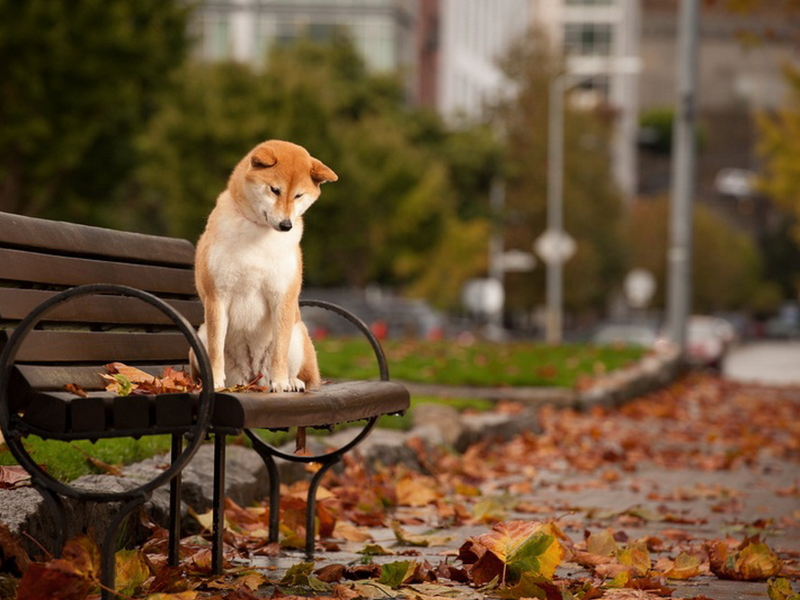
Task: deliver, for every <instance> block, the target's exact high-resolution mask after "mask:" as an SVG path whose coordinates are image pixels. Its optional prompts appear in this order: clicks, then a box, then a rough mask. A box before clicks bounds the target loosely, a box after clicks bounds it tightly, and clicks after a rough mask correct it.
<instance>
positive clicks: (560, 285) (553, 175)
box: [534, 57, 641, 344]
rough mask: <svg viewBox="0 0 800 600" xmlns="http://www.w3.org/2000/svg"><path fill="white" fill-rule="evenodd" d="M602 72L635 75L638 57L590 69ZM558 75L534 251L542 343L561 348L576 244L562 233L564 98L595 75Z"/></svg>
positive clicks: (552, 84) (553, 87)
mask: <svg viewBox="0 0 800 600" xmlns="http://www.w3.org/2000/svg"><path fill="white" fill-rule="evenodd" d="M590 67H591V68H594V69H598V70H599V69H601V67H602V69H603V71H604V72H608V73H610V72H623V73H636V72H638V71H639V70H640V68H641V64H640V61H639V59H638V58H637V57H616V58H612V59H608V58H600V57H598V61H597V63H596V64H593V65H590ZM591 68H590V70H589V71H585V72H583V71H582V72H580V73H561V74H559V75H556V76H555V77H553V79H552V80H551V82H550V89H549V96H548V98H549V102H548V107H547V113H548V114H547V121H548V125H547V230H546V231H545V232H544V233H543V234H542V235H541V236H540V237H539V238H538V239H537V240H536V242H535V245H534V247H535V249H536V251H537V253H538V254H539V256H540V257H541V258H542V260H544V261H545V263H546V264H547V278H546V284H545V286H546V291H545V294H546V300H547V310H546V317H545V340H546V341H547V343H549V344H560V343H561V341H562V339H563V331H564V263H565V262H566V261H567V260H569V258H570V257H571V256H572V255H573V254H574V252H575V245H576V244H575V240H573V239H572V238H571V237H570V236H569V235H568V234H567V233H566V232H565V231H564V94H565V93H566V92H567V91H568V90H570V89H571V88H573V87H576V86H578V85H580V84H581V83H582V82H583V81H586V80H587V79H590V78H591V77H593V76H594V75H596V74H597V72H596V71H595V72H591Z"/></svg>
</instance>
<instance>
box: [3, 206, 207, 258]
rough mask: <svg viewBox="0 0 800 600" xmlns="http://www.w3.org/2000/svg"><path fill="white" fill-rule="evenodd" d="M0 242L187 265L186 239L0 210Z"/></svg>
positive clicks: (189, 248) (191, 254)
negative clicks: (50, 219)
mask: <svg viewBox="0 0 800 600" xmlns="http://www.w3.org/2000/svg"><path fill="white" fill-rule="evenodd" d="M0 244H3V245H14V246H21V247H26V248H47V249H48V250H52V251H55V252H66V253H70V254H81V255H87V256H105V257H113V258H123V259H134V260H136V261H140V262H150V263H156V264H170V265H183V266H191V265H192V264H193V261H194V246H193V245H192V244H191V243H190V242H188V241H187V240H181V239H176V238H168V237H162V236H155V235H144V234H141V233H131V232H128V231H115V230H113V229H104V228H101V227H90V226H88V225H77V224H75V223H65V222H61V221H49V220H45V219H35V218H32V217H25V216H22V215H14V214H11V213H0Z"/></svg>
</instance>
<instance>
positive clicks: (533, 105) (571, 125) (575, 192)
mask: <svg viewBox="0 0 800 600" xmlns="http://www.w3.org/2000/svg"><path fill="white" fill-rule="evenodd" d="M501 66H502V68H503V70H504V72H505V74H506V76H507V77H508V78H509V79H510V81H511V82H512V83H511V85H510V86H509V87H510V89H511V90H513V92H512V93H511V94H509V96H508V97H507V98H506V99H505V100H504V101H502V102H500V103H499V104H498V106H497V107H496V111H497V112H496V115H497V118H498V119H499V121H500V122H501V123H502V124H503V127H504V130H505V132H506V138H507V143H508V150H507V151H508V188H507V189H508V192H507V201H506V247H507V248H516V249H520V250H524V251H530V250H531V247H532V244H533V242H534V240H535V239H536V238H537V237H538V236H539V235H541V234H542V233H544V231H545V228H546V223H547V122H548V90H549V86H550V82H551V81H552V79H553V78H554V77H555V75H556V74H557V73H559V72H560V69H561V64H560V61H559V60H558V59H556V57H555V55H554V54H553V53H552V51H551V50H550V43H549V41H548V39H547V37H546V36H545V35H543V34H542V33H541V32H537V31H534V32H532V33H531V34H530V35H527V36H525V37H524V38H523V39H522V40H521V41H520V42H519V43H517V44H516V45H515V46H514V47H513V48H512V50H511V51H510V53H509V54H508V55H507V56H506V57H505V59H504V60H503V61H502V63H501ZM608 117H609V114H608V112H603V111H602V107H601V109H598V110H596V111H592V112H589V111H586V110H578V109H576V108H573V107H572V106H571V104H570V102H569V93H567V95H566V97H565V119H564V121H565V127H564V228H565V230H566V231H567V233H569V234H570V235H571V236H572V237H573V238H575V239H576V241H577V242H578V250H577V253H576V254H575V256H573V257H572V258H571V259H570V260H569V261H568V262H567V263H566V265H565V270H564V277H565V286H564V300H565V304H566V306H567V307H569V308H571V309H575V310H578V309H586V308H590V307H596V308H602V307H603V306H604V305H605V302H606V296H607V294H608V293H609V292H610V291H612V290H613V288H614V286H615V285H619V282H620V280H621V277H622V273H623V269H624V266H625V248H624V244H623V241H622V237H621V235H620V233H621V230H620V224H621V211H622V207H621V196H620V194H619V193H618V191H617V190H616V189H615V186H614V184H613V182H612V179H611V170H610V149H609V138H610V131H609V122H608V121H609V119H608ZM545 271H546V269H545V267H544V265H543V264H542V266H541V267H537V269H536V270H535V271H534V272H533V273H532V274H530V273H523V274H515V273H512V274H509V275H508V276H507V286H506V292H507V296H508V302H507V304H508V306H509V308H512V309H513V308H526V309H529V308H531V307H534V306H536V305H541V304H542V303H543V302H544V290H545Z"/></svg>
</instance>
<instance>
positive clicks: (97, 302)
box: [0, 287, 203, 326]
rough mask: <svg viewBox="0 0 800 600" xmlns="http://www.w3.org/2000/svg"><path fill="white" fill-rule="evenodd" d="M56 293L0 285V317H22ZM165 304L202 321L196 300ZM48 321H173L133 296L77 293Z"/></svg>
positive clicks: (161, 323)
mask: <svg viewBox="0 0 800 600" xmlns="http://www.w3.org/2000/svg"><path fill="white" fill-rule="evenodd" d="M55 294H56V292H48V291H43V290H24V289H17V288H2V287H0V319H7V320H16V319H23V318H24V317H25V316H26V315H27V314H28V313H29V312H30V311H31V310H33V309H34V308H35V307H36V306H38V305H39V304H41V303H42V302H44V301H45V300H47V299H48V298H50V297H51V296H54V295H55ZM167 304H169V305H170V306H172V307H173V308H174V309H175V310H177V311H178V312H179V313H181V314H182V315H183V316H184V317H186V319H188V321H189V322H190V323H191V324H192V325H194V326H199V325H200V324H201V323H202V322H203V305H202V304H200V302H199V301H198V300H167ZM47 320H48V321H65V322H76V323H120V324H126V325H132V324H136V325H165V324H170V323H172V321H171V320H170V319H169V318H168V317H167V316H166V315H165V314H164V313H162V312H161V311H160V310H158V309H156V308H154V307H152V306H150V305H149V304H145V303H144V302H142V301H141V300H138V299H136V298H126V297H120V296H108V295H97V296H80V297H78V298H76V299H74V300H71V301H70V302H68V303H65V304H62V305H60V306H58V307H56V308H54V309H53V310H52V311H51V312H50V313H48V315H47Z"/></svg>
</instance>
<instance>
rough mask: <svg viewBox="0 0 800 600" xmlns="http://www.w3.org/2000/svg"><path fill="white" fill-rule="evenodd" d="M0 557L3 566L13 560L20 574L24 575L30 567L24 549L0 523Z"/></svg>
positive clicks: (29, 560) (29, 559)
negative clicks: (2, 559)
mask: <svg viewBox="0 0 800 600" xmlns="http://www.w3.org/2000/svg"><path fill="white" fill-rule="evenodd" d="M0 557H3V558H4V561H3V565H4V566H5V565H6V564H7V561H9V560H12V559H13V561H14V563H15V564H16V566H17V570H18V571H19V572H20V573H25V571H26V570H27V569H28V567H29V566H30V565H31V558H30V556H28V553H27V552H26V551H25V548H24V547H23V546H22V544H21V543H20V542H19V540H18V539H17V538H16V537H14V534H12V533H11V531H10V530H9V528H8V527H7V526H6V525H5V524H4V523H0ZM4 570H7V569H4Z"/></svg>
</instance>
